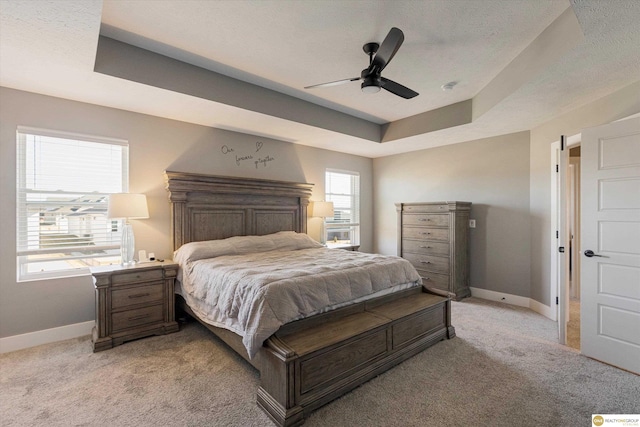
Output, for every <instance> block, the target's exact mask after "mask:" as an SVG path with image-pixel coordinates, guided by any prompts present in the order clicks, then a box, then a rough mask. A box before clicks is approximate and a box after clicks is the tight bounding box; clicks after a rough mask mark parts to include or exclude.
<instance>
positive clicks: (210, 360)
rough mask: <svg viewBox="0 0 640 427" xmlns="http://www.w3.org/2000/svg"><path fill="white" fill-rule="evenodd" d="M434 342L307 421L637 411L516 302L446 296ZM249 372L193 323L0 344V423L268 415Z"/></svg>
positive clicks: (502, 420) (596, 366)
mask: <svg viewBox="0 0 640 427" xmlns="http://www.w3.org/2000/svg"><path fill="white" fill-rule="evenodd" d="M453 324H454V326H455V327H456V332H457V335H458V336H457V337H456V338H454V339H452V340H447V341H442V342H440V343H438V344H436V345H435V346H434V347H432V348H429V349H427V350H425V351H424V352H422V353H420V354H418V355H417V356H415V357H413V358H411V359H409V360H407V361H406V362H404V363H402V364H401V365H399V366H397V367H395V368H394V369H392V370H390V371H388V372H386V373H384V374H382V375H380V376H379V377H377V378H374V379H373V380H371V381H369V382H368V383H366V384H365V385H363V386H361V387H359V388H357V389H356V390H354V391H353V392H351V393H348V394H347V395H345V396H343V397H342V398H340V399H338V400H336V401H334V402H332V403H330V404H328V405H326V406H324V407H323V408H320V409H319V410H317V411H316V412H314V413H313V414H312V415H311V417H309V419H308V420H307V421H306V423H305V425H306V426H309V427H315V426H354V427H355V426H358V427H360V426H380V427H382V426H384V427H389V426H403V427H406V426H427V425H437V426H478V425H490V426H492V427H495V426H509V427H511V426H536V427H539V426H563V427H564V426H589V425H591V414H596V413H605V414H609V413H617V414H634V413H635V414H637V413H640V403H639V402H640V400H639V399H638V397H639V396H640V377H638V376H636V375H633V374H630V373H628V372H624V371H622V370H619V369H616V368H613V367H611V366H608V365H605V364H602V363H599V362H597V361H594V360H591V359H589V358H586V357H584V356H582V355H580V354H579V353H578V352H576V351H575V350H572V349H571V348H569V347H565V346H560V345H558V344H557V337H556V334H557V327H556V323H555V322H551V321H550V320H548V319H546V318H544V317H543V316H540V315H538V314H536V313H533V312H532V311H530V310H527V309H523V308H520V307H514V306H508V305H504V304H500V303H493V302H488V301H483V300H479V299H476V298H468V299H465V300H463V301H462V302H454V303H453ZM258 383H259V377H258V373H257V372H256V371H255V370H254V369H253V368H252V367H251V366H250V365H248V364H247V363H245V362H244V361H243V360H242V359H241V358H239V357H238V356H236V355H235V354H234V353H233V352H232V351H230V350H229V349H227V347H226V346H225V345H224V344H222V343H221V342H220V341H218V340H217V339H216V338H215V337H214V336H213V335H212V334H211V333H210V332H209V331H207V330H206V329H205V328H203V327H202V326H201V325H199V324H197V323H195V322H191V323H188V324H186V325H184V326H183V327H182V329H181V330H180V332H178V333H175V334H171V335H165V336H160V337H150V338H145V339H142V340H138V341H135V342H130V343H126V344H124V345H122V346H119V347H116V348H114V349H111V350H107V351H104V352H100V353H92V352H91V345H90V342H89V338H88V337H85V338H81V339H75V340H68V341H63V342H60V343H54V344H48V345H43V346H39V347H36V348H32V349H26V350H21V351H17V352H13V353H9V354H4V355H0V424H1V425H2V426H7V427H8V426H107V425H108V426H159V425H165V426H272V425H273V424H272V423H271V421H270V420H269V418H268V417H267V416H266V415H265V414H264V413H263V412H262V411H261V410H260V409H259V408H258V407H257V405H256V403H255V396H256V389H257V387H258Z"/></svg>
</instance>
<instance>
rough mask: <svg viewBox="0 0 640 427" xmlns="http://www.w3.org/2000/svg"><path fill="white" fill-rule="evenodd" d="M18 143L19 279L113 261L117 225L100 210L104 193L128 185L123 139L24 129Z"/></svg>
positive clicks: (103, 207) (103, 206)
mask: <svg viewBox="0 0 640 427" xmlns="http://www.w3.org/2000/svg"><path fill="white" fill-rule="evenodd" d="M17 142H18V144H17V145H18V147H17V148H18V150H17V236H16V237H17V257H18V267H19V268H18V276H19V277H18V279H19V280H20V279H22V280H24V279H30V278H39V277H52V276H60V275H66V274H70V273H71V274H73V272H74V271H75V272H76V273H80V272H83V271H86V269H87V268H88V267H89V266H91V265H99V264H101V263H103V262H110V261H112V260H115V259H117V257H118V255H119V248H120V224H119V222H117V221H116V222H114V221H112V220H109V219H107V217H106V212H107V203H108V195H109V194H111V193H121V192H126V191H127V182H128V146H127V144H126V142H123V141H120V140H110V139H106V138H105V139H102V140H101V139H100V138H97V137H86V136H83V135H73V134H62V133H59V132H52V131H43V130H38V129H28V128H19V129H18V132H17ZM101 259H102V260H101Z"/></svg>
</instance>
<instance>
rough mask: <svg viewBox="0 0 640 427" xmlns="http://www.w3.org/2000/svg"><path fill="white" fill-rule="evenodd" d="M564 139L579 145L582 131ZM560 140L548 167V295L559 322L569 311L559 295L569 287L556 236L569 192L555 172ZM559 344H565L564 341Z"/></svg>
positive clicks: (568, 142) (552, 144)
mask: <svg viewBox="0 0 640 427" xmlns="http://www.w3.org/2000/svg"><path fill="white" fill-rule="evenodd" d="M565 140H566V147H565V150H569V149H570V148H572V147H576V146H578V145H580V142H581V141H582V133H577V134H575V135H572V136H570V137H568V138H566V139H565ZM559 153H560V140H557V141H555V142H552V143H551V168H550V173H551V239H550V246H549V248H550V250H549V253H550V254H551V268H550V276H549V297H550V305H551V307H553V306H554V305H555V306H556V309H555V310H553V309H552V310H550V312H551V314H552V317H551V320H554V321H557V322H559V321H560V319H559V313H560V312H562V313H568V312H569V301H568V299H567V298H566V297H561V295H560V293H561V292H562V295H566V294H567V293H568V289H569V282H568V278H567V276H568V275H564V276H565V277H564V278H561V277H560V275H561V274H562V270H561V268H560V266H561V264H560V263H561V258H562V257H563V256H564V254H561V253H559V252H558V238H559V237H556V236H557V234H556V232H558V231H559V230H560V219H561V215H566V214H567V213H566V212H564V213H563V212H561V211H560V206H561V205H562V203H561V198H562V197H564V198H565V200H568V197H570V194H567V191H566V189H563V188H562V185H561V182H560V174H559V173H558V172H557V169H556V166H558V167H559V165H560V155H559ZM565 172H566V173H568V172H569V171H565ZM565 206H567V204H566V203H565ZM565 246H566V247H567V249H566V250H568V244H567V245H565ZM566 268H568V266H566ZM554 299H555V300H556V301H558V303H556V304H554ZM560 303H562V304H564V307H562V308H563V309H562V310H561V307H559V305H560ZM561 344H565V343H564V342H563V343H561Z"/></svg>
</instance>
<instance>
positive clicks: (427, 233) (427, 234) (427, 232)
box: [420, 232, 431, 235]
mask: <svg viewBox="0 0 640 427" xmlns="http://www.w3.org/2000/svg"><path fill="white" fill-rule="evenodd" d="M420 234H427V235H428V234H431V233H429V232H422V233H420Z"/></svg>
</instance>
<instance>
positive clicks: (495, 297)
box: [469, 287, 556, 320]
mask: <svg viewBox="0 0 640 427" xmlns="http://www.w3.org/2000/svg"><path fill="white" fill-rule="evenodd" d="M469 289H471V296H473V297H477V298H482V299H486V300H489V301H498V302H504V303H506V304H511V305H517V306H519V307H526V308H530V309H531V310H533V311H535V312H536V313H538V314H542V315H543V316H544V317H547V318H549V319H551V320H556V318H555V317H556V314H555V313H556V311H555V309H553V310H552V309H551V307H549V306H548V305H544V304H542V303H540V302H538V301H536V300H533V299H531V298H527V297H521V296H518V295H511V294H506V293H503V292H496V291H489V290H487V289H482V288H474V287H470V288H469Z"/></svg>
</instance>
